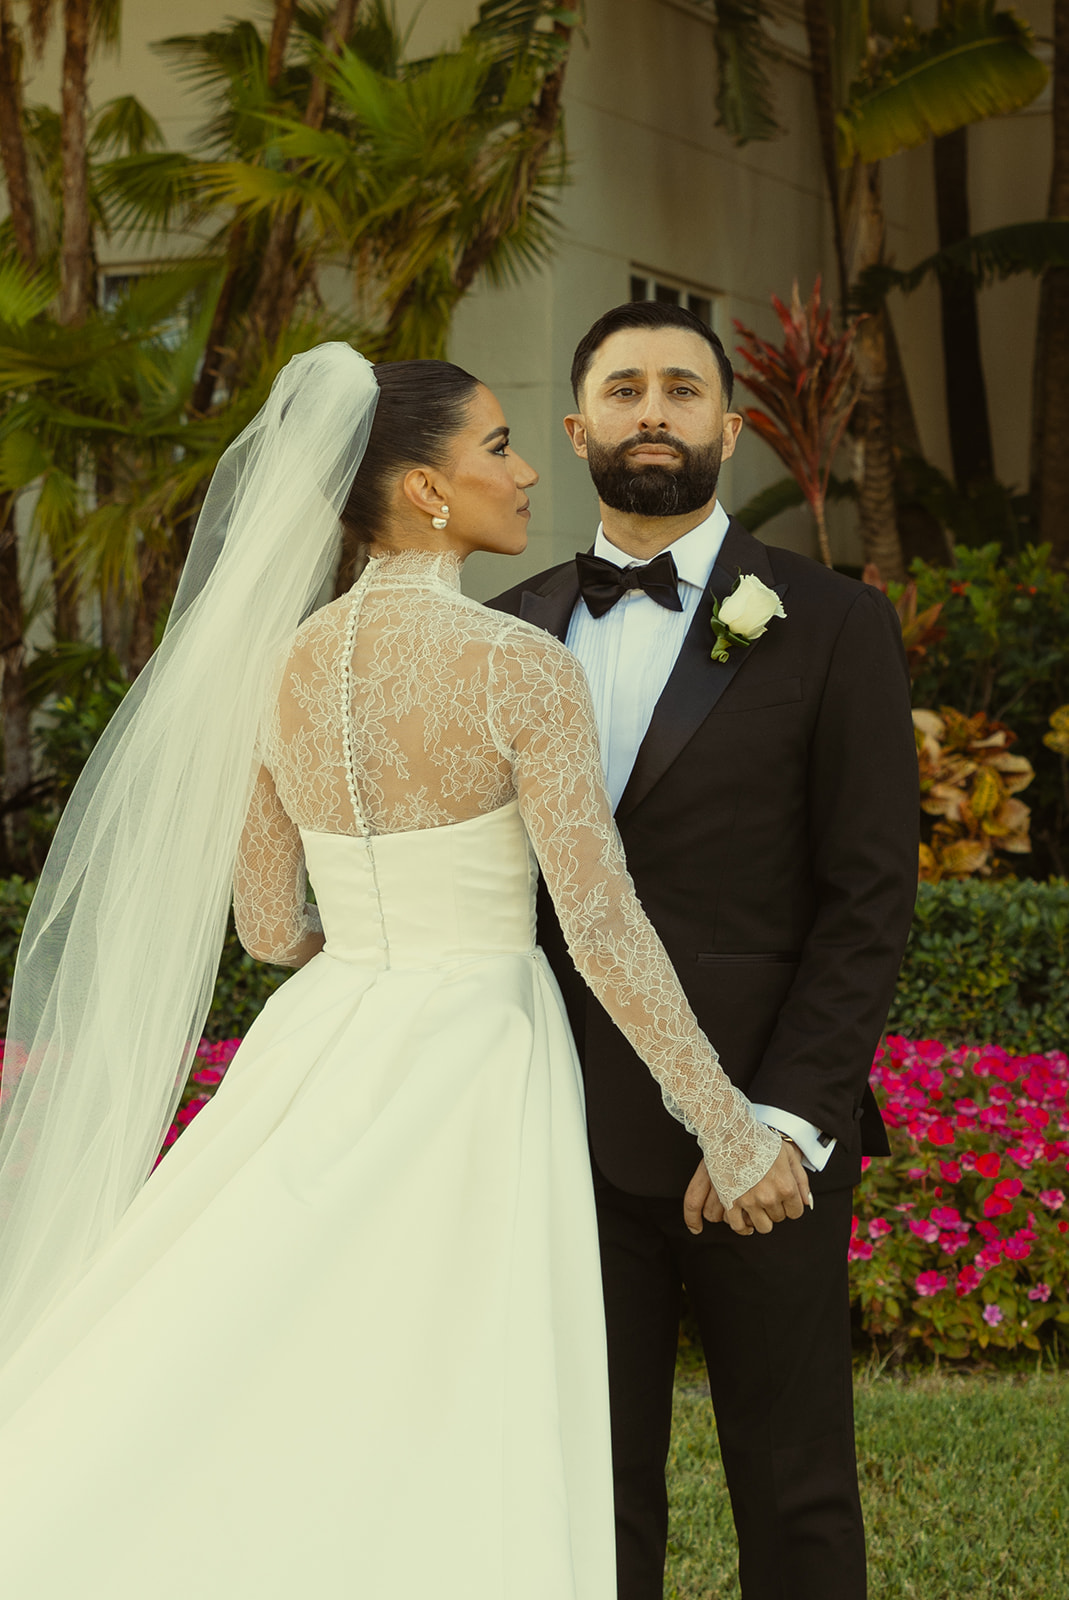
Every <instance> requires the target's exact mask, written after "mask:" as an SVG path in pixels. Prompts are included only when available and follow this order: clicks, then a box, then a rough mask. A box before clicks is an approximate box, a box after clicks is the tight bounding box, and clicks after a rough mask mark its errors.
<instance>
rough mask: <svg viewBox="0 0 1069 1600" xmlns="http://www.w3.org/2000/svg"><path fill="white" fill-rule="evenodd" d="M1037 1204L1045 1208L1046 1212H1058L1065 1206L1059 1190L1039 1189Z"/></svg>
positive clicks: (1062, 1194)
mask: <svg viewBox="0 0 1069 1600" xmlns="http://www.w3.org/2000/svg"><path fill="white" fill-rule="evenodd" d="M1039 1203H1040V1205H1041V1206H1046V1207H1047V1209H1048V1211H1060V1210H1061V1208H1062V1206H1064V1204H1065V1194H1064V1192H1063V1191H1062V1190H1061V1189H1041V1190H1040V1191H1039Z"/></svg>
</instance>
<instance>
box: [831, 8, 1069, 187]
mask: <svg viewBox="0 0 1069 1600" xmlns="http://www.w3.org/2000/svg"><path fill="white" fill-rule="evenodd" d="M1031 45H1032V33H1031V30H1030V28H1029V27H1028V25H1027V23H1025V22H1023V21H1022V20H1021V18H1020V17H1018V16H1016V15H1015V14H1014V13H1013V12H1011V11H998V10H996V0H977V3H976V4H974V5H973V4H970V5H960V6H959V7H958V8H957V14H956V16H955V18H954V20H953V21H951V22H950V23H948V24H946V25H945V26H943V27H939V28H933V29H931V30H930V31H928V32H925V33H909V34H907V35H906V36H905V38H904V39H903V40H902V41H901V42H900V43H899V44H898V45H897V46H896V47H895V48H894V49H893V50H891V52H890V53H889V54H888V55H887V56H885V57H884V58H883V60H882V61H881V62H880V63H879V65H878V67H877V69H876V71H875V74H874V75H873V77H872V78H866V79H861V80H860V81H859V82H857V83H855V85H854V87H853V89H852V91H851V94H850V98H849V101H848V102H847V104H846V105H845V106H844V108H843V110H842V111H841V112H840V113H839V116H838V118H837V124H838V130H839V162H840V165H842V166H849V165H850V164H851V163H852V162H853V161H854V159H855V158H857V159H860V160H861V161H864V162H873V161H882V160H883V159H884V158H885V157H886V156H891V155H894V154H895V153H896V152H897V151H899V150H910V149H912V148H913V147H914V146H915V145H919V144H924V143H925V142H926V141H927V140H928V139H931V138H933V137H938V135H940V134H944V133H952V132H953V131H954V129H955V128H961V127H964V126H965V125H966V124H968V123H970V122H978V121H980V120H981V119H982V118H984V117H994V116H1004V115H1005V114H1006V113H1008V112H1011V111H1019V110H1020V108H1021V107H1022V106H1026V105H1028V104H1030V102H1031V101H1033V100H1034V99H1035V97H1036V95H1037V94H1039V93H1040V91H1041V90H1042V89H1043V88H1044V87H1045V85H1046V82H1047V78H1048V72H1047V68H1046V67H1045V66H1044V65H1043V63H1042V62H1041V61H1040V60H1039V59H1038V57H1037V56H1035V55H1034V54H1033V52H1032V48H1031Z"/></svg>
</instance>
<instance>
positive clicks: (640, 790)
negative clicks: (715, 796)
mask: <svg viewBox="0 0 1069 1600" xmlns="http://www.w3.org/2000/svg"><path fill="white" fill-rule="evenodd" d="M740 572H750V573H753V574H754V576H755V577H757V578H760V580H761V582H762V583H765V584H767V585H768V587H769V588H770V589H775V591H776V593H777V594H778V595H779V596H780V598H781V599H782V597H783V595H784V594H785V593H786V585H785V584H778V585H777V584H776V582H775V576H774V574H773V571H772V566H771V563H770V562H769V559H768V553H767V551H766V549H765V546H764V545H763V544H762V543H761V541H760V539H755V538H754V537H753V536H752V534H749V533H747V532H746V529H745V528H744V527H743V526H742V524H741V522H736V521H735V519H734V517H733V518H732V519H731V521H730V523H729V524H728V531H727V533H726V534H725V535H724V542H723V544H722V546H721V548H720V554H719V555H718V556H717V558H716V565H715V566H714V567H713V571H712V574H711V576H710V579H709V585H708V587H707V589H706V591H705V593H704V594H703V595H702V597H701V600H700V601H699V602H698V609H697V611H696V612H695V614H694V619H693V621H692V622H691V625H690V627H689V628H688V629H687V634H686V637H685V639H684V640H683V648H682V649H681V650H680V652H679V655H678V657H677V659H676V664H675V666H674V667H673V668H672V671H671V673H670V674H669V678H668V682H667V683H666V684H665V686H664V690H663V692H662V694H661V697H660V699H659V700H658V702H657V704H656V706H655V708H654V712H653V716H652V718H651V719H650V725H649V727H648V729H647V730H646V737H645V738H644V739H643V741H642V744H641V745H640V747H639V752H638V755H637V756H636V758H635V765H634V767H633V768H632V771H631V776H630V778H629V779H628V780H627V787H626V788H625V789H624V792H623V794H622V795H621V797H620V804H619V805H618V806H617V808H616V815H617V817H618V818H623V817H626V816H627V815H628V813H629V812H631V811H633V810H634V809H635V807H636V806H637V805H638V804H639V802H640V801H642V800H644V799H645V797H646V796H647V795H648V794H649V792H650V790H651V789H652V788H653V786H654V784H655V783H658V782H659V781H660V780H661V778H663V776H664V774H665V773H666V772H667V771H668V768H669V767H670V766H671V765H672V763H673V761H674V760H675V759H676V757H677V756H678V755H679V753H680V752H681V750H682V749H683V748H684V746H685V745H687V744H689V742H690V740H691V739H692V738H693V737H694V735H695V733H696V732H697V731H698V729H699V727H700V726H701V724H702V723H703V722H704V721H705V719H706V717H707V716H708V715H709V713H710V711H712V709H713V707H714V706H715V705H716V702H717V701H718V700H719V699H720V696H721V695H722V694H723V693H724V690H725V689H726V688H727V686H728V684H729V683H730V682H731V680H732V678H733V677H734V676H735V674H736V672H738V670H739V668H740V667H741V666H742V665H743V664H744V662H746V661H747V660H748V659H749V657H750V655H751V654H752V652H753V651H754V649H755V648H757V645H756V644H752V645H748V646H747V647H746V648H745V649H744V648H742V647H741V646H739V645H736V646H735V647H734V648H733V649H732V650H730V651H729V652H728V658H727V660H726V661H713V660H712V649H713V642H714V641H713V634H712V629H711V627H710V624H711V622H712V618H713V600H714V599H716V600H725V599H726V598H727V596H728V595H729V594H730V593H731V591H732V589H733V588H734V587H735V581H736V579H737V578H738V576H739V573H740Z"/></svg>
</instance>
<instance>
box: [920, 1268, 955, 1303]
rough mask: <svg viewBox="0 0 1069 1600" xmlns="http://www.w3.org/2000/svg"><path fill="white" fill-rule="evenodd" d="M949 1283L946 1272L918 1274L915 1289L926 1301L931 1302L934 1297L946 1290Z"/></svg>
mask: <svg viewBox="0 0 1069 1600" xmlns="http://www.w3.org/2000/svg"><path fill="white" fill-rule="evenodd" d="M947 1282H948V1279H947V1275H946V1273H945V1272H918V1274H917V1276H916V1279H915V1280H914V1284H913V1287H914V1288H915V1289H916V1291H917V1293H918V1294H919V1295H921V1296H922V1297H923V1298H924V1299H925V1300H930V1299H931V1297H932V1295H936V1294H938V1293H939V1292H940V1290H941V1289H945V1288H946V1286H947Z"/></svg>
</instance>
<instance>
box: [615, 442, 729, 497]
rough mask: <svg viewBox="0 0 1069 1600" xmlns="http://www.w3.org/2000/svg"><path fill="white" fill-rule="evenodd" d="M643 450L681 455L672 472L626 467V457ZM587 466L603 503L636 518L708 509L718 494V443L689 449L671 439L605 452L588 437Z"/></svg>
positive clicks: (651, 467)
mask: <svg viewBox="0 0 1069 1600" xmlns="http://www.w3.org/2000/svg"><path fill="white" fill-rule="evenodd" d="M644 444H664V445H668V446H669V447H670V449H672V450H675V451H677V452H678V454H679V460H678V462H676V463H674V464H673V465H672V466H660V465H659V464H657V463H656V462H645V463H639V462H635V461H629V460H628V458H627V452H628V451H629V450H637V449H638V448H639V447H640V446H641V445H644ZM586 451H587V465H588V466H589V468H590V476H591V478H592V479H593V480H594V487H595V489H596V490H597V491H598V496H599V498H600V499H601V501H602V503H603V504H604V505H607V506H611V507H612V509H613V510H614V511H625V512H627V513H628V514H629V515H630V516H635V517H678V516H686V515H687V514H688V513H689V512H691V511H698V510H700V509H701V507H702V506H705V505H708V504H709V501H710V500H711V499H712V498H713V495H714V494H715V493H716V484H717V479H718V478H719V477H720V461H721V458H722V456H723V453H724V442H723V440H722V439H713V440H712V441H711V442H710V443H709V444H705V445H687V444H684V443H683V441H682V439H677V438H676V437H675V436H674V434H670V433H662V434H658V435H657V436H656V437H653V438H651V437H641V436H640V437H639V438H636V439H627V440H625V441H624V443H623V444H619V445H616V446H615V447H611V448H610V447H609V446H608V445H602V444H599V443H598V441H597V440H596V439H593V438H591V436H590V434H589V433H588V434H587V440H586Z"/></svg>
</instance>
